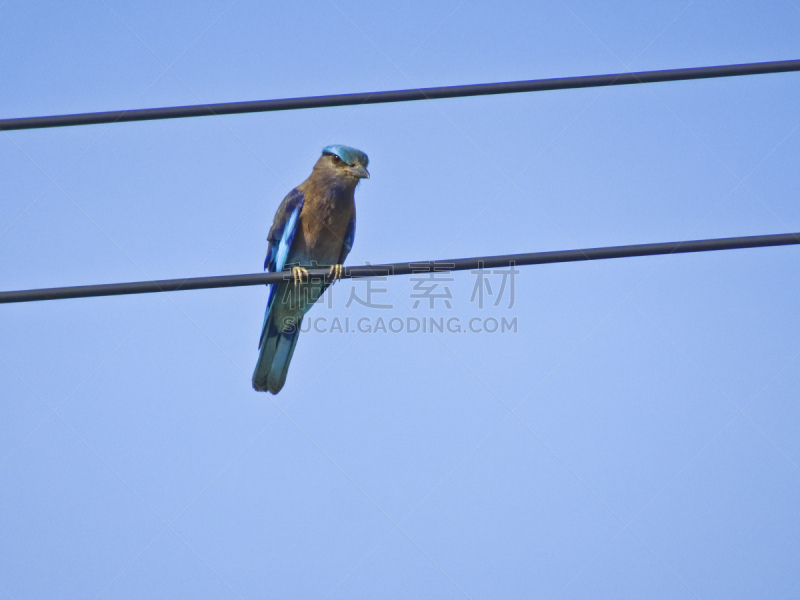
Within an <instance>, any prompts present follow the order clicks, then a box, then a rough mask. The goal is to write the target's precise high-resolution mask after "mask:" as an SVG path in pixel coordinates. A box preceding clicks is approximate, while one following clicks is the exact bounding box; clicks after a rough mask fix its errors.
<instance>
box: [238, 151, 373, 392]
mask: <svg viewBox="0 0 800 600" xmlns="http://www.w3.org/2000/svg"><path fill="white" fill-rule="evenodd" d="M368 164H369V158H368V157H367V155H366V154H364V153H363V152H362V151H361V150H356V149H355V148H351V147H349V146H343V145H341V144H332V145H330V146H325V148H323V149H322V155H321V156H320V157H319V159H318V160H317V162H316V164H315V165H314V168H313V169H312V171H311V175H309V177H308V179H306V180H305V181H304V182H303V183H301V184H300V185H298V186H297V187H296V188H294V189H293V190H292V191H291V192H289V193H288V194H287V196H286V198H284V199H283V202H282V203H281V205H280V206H279V207H278V210H277V212H276V213H275V218H274V220H273V222H272V227H271V228H270V230H269V235H268V236H267V242H268V248H267V258H266V260H265V261H264V269H265V270H269V271H271V272H279V271H289V270H291V274H292V275H291V279H289V280H287V281H283V282H280V283H274V284H271V288H270V292H269V300H268V301H267V310H266V314H265V315H264V324H263V326H262V328H261V337H260V339H259V343H258V348H259V353H258V361H257V362H256V367H255V370H254V371H253V389H255V390H256V391H260V392H269V393H271V394H277V393H278V392H280V391H281V389H282V388H283V385H284V383H285V382H286V374H287V372H288V371H289V363H290V362H291V360H292V354H293V353H294V349H295V346H296V345H297V338H298V336H299V334H300V324H301V323H302V320H303V316H304V315H305V314H306V312H308V310H309V309H310V308H311V306H312V305H313V304H314V303H315V302H316V301H317V299H318V298H319V297H320V296H321V295H322V294H323V292H324V291H325V289H326V288H327V287H328V286H329V285H331V283H332V282H333V281H335V280H336V279H338V278H340V277H341V276H342V270H343V267H342V263H344V260H345V258H347V255H348V254H349V253H350V249H351V248H352V247H353V239H354V238H355V233H356V205H355V189H356V186H358V184H359V182H360V181H361V180H362V179H369V171H367V165H368ZM325 266H330V271H329V275H328V277H326V278H324V279H322V278H320V279H318V280H316V281H315V280H312V279H311V278H309V276H308V270H307V269H308V268H309V267H312V268H316V267H325Z"/></svg>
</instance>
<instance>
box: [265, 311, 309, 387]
mask: <svg viewBox="0 0 800 600" xmlns="http://www.w3.org/2000/svg"><path fill="white" fill-rule="evenodd" d="M302 322H303V318H302V317H300V318H299V319H298V320H297V323H296V324H294V325H293V326H292V327H291V328H289V329H288V330H282V329H283V328H278V326H277V325H276V324H275V320H274V319H273V318H272V315H270V314H269V313H267V318H266V320H265V323H264V332H263V334H262V337H261V345H260V351H259V353H258V362H256V368H255V371H253V389H255V390H257V391H259V392H270V393H271V394H277V393H278V392H280V391H281V388H283V384H284V383H285V382H286V373H288V372H289V363H290V362H291V360H292V354H294V347H295V346H296V345H297V338H298V336H299V335H300V324H301V323H302Z"/></svg>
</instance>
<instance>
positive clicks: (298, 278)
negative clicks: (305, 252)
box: [292, 267, 308, 283]
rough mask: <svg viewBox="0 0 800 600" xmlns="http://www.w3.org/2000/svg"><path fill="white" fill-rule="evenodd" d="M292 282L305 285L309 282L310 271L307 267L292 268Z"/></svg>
mask: <svg viewBox="0 0 800 600" xmlns="http://www.w3.org/2000/svg"><path fill="white" fill-rule="evenodd" d="M292 280H293V281H294V282H295V283H303V280H306V281H307V280H308V269H306V268H305V267H292Z"/></svg>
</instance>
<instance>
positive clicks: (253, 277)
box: [0, 233, 800, 304]
mask: <svg viewBox="0 0 800 600" xmlns="http://www.w3.org/2000/svg"><path fill="white" fill-rule="evenodd" d="M791 244H800V233H780V234H773V235H753V236H745V237H733V238H717V239H711V240H687V241H684V242H664V243H656V244H635V245H630V246H608V247H604V248H585V249H582V250H557V251H554V252H531V253H528V254H506V255H502V256H483V257H474V258H457V259H452V260H430V261H420V262H408V263H392V264H385V265H365V266H354V267H345V269H344V274H343V277H345V278H355V277H376V276H378V277H380V276H386V275H410V274H419V273H444V272H448V271H465V270H468V269H492V268H498V267H508V266H512V265H514V266H522V265H541V264H552V263H563V262H576V261H584V260H601V259H608V258H626V257H632V256H655V255H658V254H682V253H686V252H709V251H711V250H734V249H738V248H762V247H765V246H787V245H791ZM308 272H309V275H310V276H311V277H326V276H327V274H328V272H329V269H326V268H320V269H308ZM290 278H291V271H280V272H278V273H252V274H246V275H220V276H216V277H190V278H186V279H162V280H158V281H135V282H130V283H107V284H101V285H82V286H74V287H61V288H47V289H39V290H19V291H13V292H0V304H4V303H11V302H32V301H34V300H59V299H64V298H88V297H94V296H121V295H126V294H146V293H150V292H174V291H179V290H199V289H210V288H221V287H240V286H246V285H264V284H268V283H279V282H281V281H284V280H288V279H290Z"/></svg>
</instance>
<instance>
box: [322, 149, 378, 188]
mask: <svg viewBox="0 0 800 600" xmlns="http://www.w3.org/2000/svg"><path fill="white" fill-rule="evenodd" d="M319 162H321V163H325V166H326V167H327V169H328V170H333V172H334V173H336V174H337V175H339V176H345V177H352V178H353V179H354V180H355V182H356V183H358V180H359V179H369V171H367V165H368V164H369V158H368V157H367V155H366V154H364V153H363V152H362V151H361V150H356V149H355V148H351V147H350V146H342V145H341V144H332V145H330V146H325V147H324V148H323V149H322V157H321V158H320V160H319Z"/></svg>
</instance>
